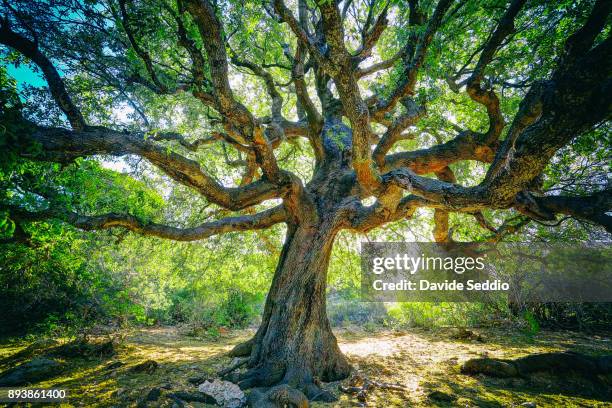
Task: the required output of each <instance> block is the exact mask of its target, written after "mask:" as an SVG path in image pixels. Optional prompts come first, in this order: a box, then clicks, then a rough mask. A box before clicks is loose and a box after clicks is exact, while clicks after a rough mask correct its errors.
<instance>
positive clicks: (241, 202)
mask: <svg viewBox="0 0 612 408" xmlns="http://www.w3.org/2000/svg"><path fill="white" fill-rule="evenodd" d="M29 137H30V138H31V139H32V140H33V141H35V142H38V143H40V144H41V145H42V147H43V152H42V153H41V154H40V155H38V156H36V157H31V158H33V159H41V160H51V161H58V162H70V161H72V160H74V159H76V158H77V157H82V156H90V155H99V154H108V155H114V156H122V155H126V154H134V155H138V156H141V157H144V158H146V159H147V160H149V161H150V162H151V163H152V164H154V165H155V166H157V167H158V168H160V169H161V170H162V171H164V173H166V174H167V175H168V176H169V177H171V178H172V179H174V180H176V181H178V182H179V183H181V184H184V185H186V186H189V187H192V188H194V189H195V190H197V191H198V192H199V193H200V194H202V195H204V196H205V197H207V199H208V200H210V201H211V202H213V203H215V204H218V205H220V206H222V207H225V208H228V209H232V210H239V209H242V208H246V207H249V206H251V205H254V204H257V203H260V202H262V201H264V200H268V199H272V198H279V197H281V196H282V195H283V194H284V193H286V192H287V188H288V187H279V186H278V185H275V184H272V183H270V182H268V181H265V180H260V181H256V182H254V183H251V184H249V185H247V186H244V187H239V188H235V187H223V186H222V185H220V184H219V183H217V182H216V181H215V180H214V179H213V178H212V177H210V176H209V175H208V174H206V173H205V172H204V171H203V170H202V168H201V167H200V165H199V164H198V163H197V162H196V161H193V160H190V159H188V158H186V157H184V156H181V155H179V154H177V153H174V152H172V151H169V150H168V149H166V148H165V147H163V146H160V145H157V144H155V143H153V142H151V141H149V140H145V138H144V135H142V134H137V133H128V132H118V131H114V130H112V129H107V128H103V127H88V128H87V129H86V130H85V131H82V132H74V131H70V130H67V129H62V128H45V127H36V130H35V131H34V132H33V133H32V134H31V135H29Z"/></svg>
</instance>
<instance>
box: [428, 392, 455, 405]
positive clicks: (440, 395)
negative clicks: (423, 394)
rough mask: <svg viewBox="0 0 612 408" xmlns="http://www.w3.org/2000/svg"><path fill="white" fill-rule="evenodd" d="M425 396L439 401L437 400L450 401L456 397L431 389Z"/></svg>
mask: <svg viewBox="0 0 612 408" xmlns="http://www.w3.org/2000/svg"><path fill="white" fill-rule="evenodd" d="M427 398H429V399H430V400H434V401H439V402H452V401H454V400H456V399H457V397H455V396H454V395H450V394H447V393H445V392H442V391H438V390H436V391H432V392H430V393H429V394H427Z"/></svg>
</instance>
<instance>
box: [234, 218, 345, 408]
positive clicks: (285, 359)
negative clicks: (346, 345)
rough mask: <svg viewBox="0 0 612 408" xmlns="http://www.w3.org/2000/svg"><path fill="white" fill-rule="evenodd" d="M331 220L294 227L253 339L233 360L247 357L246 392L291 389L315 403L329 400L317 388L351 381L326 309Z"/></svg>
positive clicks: (243, 384) (243, 382)
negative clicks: (324, 383) (280, 387)
mask: <svg viewBox="0 0 612 408" xmlns="http://www.w3.org/2000/svg"><path fill="white" fill-rule="evenodd" d="M335 234H336V231H335V228H334V227H333V225H330V222H329V220H324V221H323V222H322V223H318V224H311V225H299V226H292V227H290V230H289V232H288V234H287V239H286V242H285V245H284V248H283V251H282V253H281V257H280V261H279V264H278V266H277V269H276V272H275V275H274V279H273V281H272V286H271V288H270V292H269V294H268V298H267V300H266V305H265V309H264V315H263V321H262V324H261V326H260V328H259V330H258V331H257V333H256V334H255V336H254V338H253V339H251V340H250V341H249V342H248V343H246V344H241V345H239V346H237V347H236V348H235V349H234V350H233V352H232V354H233V355H235V356H237V355H243V356H248V357H249V361H248V367H249V369H248V370H247V371H246V372H245V373H244V374H242V375H241V376H240V377H239V382H238V384H239V385H240V386H241V387H243V388H250V387H268V386H272V385H275V384H278V383H283V384H288V385H290V386H291V387H294V388H297V389H298V390H300V391H302V392H303V393H304V394H305V395H306V396H307V397H308V398H309V399H311V400H313V399H314V400H317V399H320V400H330V399H332V398H333V397H332V396H331V395H330V394H327V393H325V392H323V391H322V390H321V389H320V388H319V387H318V386H317V385H316V383H317V382H318V381H319V380H321V381H334V380H339V379H343V378H345V377H346V376H348V374H349V371H350V365H349V363H348V361H347V359H346V357H345V356H344V355H343V354H342V353H341V352H340V349H339V348H338V344H337V342H336V338H335V336H334V334H333V333H332V330H331V327H330V324H329V321H328V319H327V313H326V309H325V305H326V301H325V295H326V294H325V288H326V280H327V267H328V264H329V256H330V253H331V249H332V245H333V240H334V236H335Z"/></svg>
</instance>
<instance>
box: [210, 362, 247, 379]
mask: <svg viewBox="0 0 612 408" xmlns="http://www.w3.org/2000/svg"><path fill="white" fill-rule="evenodd" d="M248 361H249V359H248V358H238V357H236V358H235V359H234V360H232V363H231V364H230V365H229V366H228V367H226V368H224V369H222V370H219V371H218V372H217V375H218V376H219V377H221V378H225V377H226V376H227V375H228V374H229V373H231V372H232V371H234V370H236V369H238V368H240V367H242V366H243V365H245V364H246V363H248Z"/></svg>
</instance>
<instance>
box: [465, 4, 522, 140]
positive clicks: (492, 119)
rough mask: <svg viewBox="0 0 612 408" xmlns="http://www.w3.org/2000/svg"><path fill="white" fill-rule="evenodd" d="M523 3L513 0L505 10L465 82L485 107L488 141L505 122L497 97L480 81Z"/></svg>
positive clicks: (497, 133) (470, 93) (512, 28)
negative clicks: (487, 121) (483, 86)
mask: <svg viewBox="0 0 612 408" xmlns="http://www.w3.org/2000/svg"><path fill="white" fill-rule="evenodd" d="M524 4H525V0H514V1H513V2H512V4H510V7H509V8H508V10H506V12H505V13H504V15H503V16H502V18H501V20H500V21H499V24H498V25H497V28H496V29H495V31H494V32H493V34H492V35H491V37H490V38H489V41H487V43H486V44H485V46H484V48H483V50H482V53H481V54H480V58H479V60H478V63H477V64H476V68H474V71H473V72H472V75H471V76H470V77H469V78H468V80H467V82H466V84H467V88H466V89H467V93H468V95H469V96H470V98H471V99H472V100H473V101H475V102H478V103H480V104H482V105H484V106H485V108H486V109H487V115H488V116H489V130H488V131H487V140H488V141H493V140H496V139H497V138H498V137H499V135H500V134H501V132H502V130H503V128H504V125H505V122H504V118H503V116H502V112H501V109H500V107H499V98H498V97H497V95H496V94H495V92H494V91H493V90H492V89H490V90H485V89H482V87H481V81H482V79H483V77H484V70H485V68H486V66H487V65H488V64H489V63H490V62H491V60H492V59H493V56H494V55H495V52H496V51H497V49H498V48H499V46H500V45H501V43H502V41H503V40H504V38H506V37H507V36H508V35H510V34H511V33H512V32H513V31H514V18H515V17H516V15H517V14H518V12H519V10H520V9H521V8H522V7H523V5H524Z"/></svg>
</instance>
